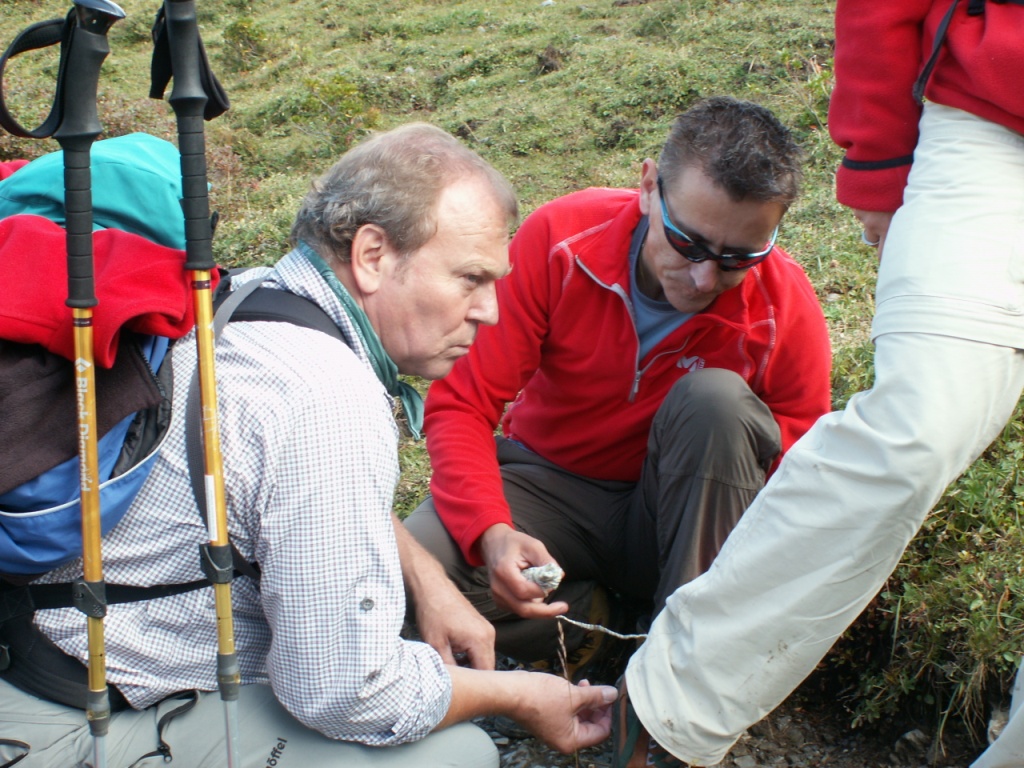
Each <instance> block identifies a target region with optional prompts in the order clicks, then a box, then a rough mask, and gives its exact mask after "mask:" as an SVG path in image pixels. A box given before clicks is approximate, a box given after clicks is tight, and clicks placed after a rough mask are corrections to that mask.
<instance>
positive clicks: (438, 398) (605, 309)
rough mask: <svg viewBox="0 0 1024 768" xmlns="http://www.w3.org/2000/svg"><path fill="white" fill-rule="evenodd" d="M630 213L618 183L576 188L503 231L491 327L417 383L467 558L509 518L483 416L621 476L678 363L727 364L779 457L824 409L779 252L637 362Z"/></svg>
mask: <svg viewBox="0 0 1024 768" xmlns="http://www.w3.org/2000/svg"><path fill="white" fill-rule="evenodd" d="M640 217H641V214H640V206H639V193H638V191H637V190H628V189H587V190H584V191H582V192H576V193H574V194H571V195H568V196H566V197H562V198H559V199H557V200H554V201H552V202H550V203H548V204H546V205H544V206H542V207H541V208H539V209H538V210H536V211H535V212H534V213H533V214H532V215H531V216H529V217H528V218H527V219H526V221H524V222H523V225H522V226H521V227H520V229H519V231H518V232H517V233H516V235H515V237H514V238H513V240H512V244H511V254H510V256H511V263H512V272H511V274H510V275H509V276H507V277H506V278H504V279H503V280H501V281H500V282H499V284H498V306H499V310H500V313H501V317H500V320H499V322H498V324H497V325H496V326H490V327H484V328H481V329H480V333H479V335H478V337H477V340H476V343H475V344H474V345H473V347H472V349H471V351H470V353H469V354H468V355H467V356H466V357H464V358H462V359H460V360H459V361H458V363H456V365H455V368H454V369H453V370H452V372H451V373H450V374H449V375H448V376H447V377H446V378H444V379H441V380H439V381H436V382H434V383H433V384H432V385H431V388H430V392H429V393H428V396H427V402H426V417H425V429H426V434H427V448H428V450H429V452H430V459H431V463H432V465H433V477H432V479H431V491H432V493H433V497H434V503H435V505H436V507H437V511H438V514H439V515H440V517H441V520H442V521H443V522H444V524H445V526H446V527H447V528H448V531H449V532H450V533H451V535H452V537H453V538H454V539H455V541H456V542H457V543H458V545H459V547H460V549H461V550H462V552H463V554H464V556H465V557H466V558H467V560H468V562H470V563H471V564H474V565H479V564H481V561H480V557H479V553H478V552H477V551H476V548H475V544H476V542H477V539H478V538H479V537H480V535H481V534H482V533H483V532H484V531H485V530H486V529H487V528H489V527H490V526H492V525H495V524H498V523H511V515H510V512H509V507H508V504H507V503H506V501H505V498H504V495H503V493H502V487H501V477H500V474H499V471H498V463H497V459H496V457H495V449H494V437H493V434H494V429H495V427H496V426H497V424H498V421H499V419H501V426H502V430H503V432H504V434H505V435H507V436H508V437H510V438H512V439H514V440H518V441H520V442H522V443H523V444H525V445H526V446H527V447H528V448H530V449H531V450H533V451H535V452H536V453H538V454H539V455H541V456H543V457H545V458H547V459H548V460H550V461H552V462H554V463H556V464H558V465H559V466H561V467H564V468H565V469H567V470H569V471H570V472H575V473H577V474H580V475H584V476H587V477H592V478H595V479H602V480H622V481H636V480H638V479H639V476H640V468H641V465H642V463H643V460H644V457H645V455H646V453H647V435H648V431H649V429H650V426H651V421H652V419H653V418H654V413H655V411H656V410H657V409H658V406H660V405H661V403H662V401H663V400H664V398H665V395H666V394H667V393H668V390H669V389H670V388H671V386H672V385H673V384H674V383H675V382H676V381H677V380H678V379H679V378H681V377H682V376H685V375H686V374H687V373H688V372H689V371H691V370H696V369H698V368H726V369H729V370H732V371H735V372H736V373H738V374H740V375H741V376H742V377H743V378H744V380H745V381H746V382H747V383H748V384H749V385H750V387H751V389H753V391H754V392H755V393H756V394H757V395H758V397H760V398H761V399H762V400H763V401H764V402H765V403H766V404H767V405H768V406H769V408H771V410H772V413H773V414H774V416H775V420H776V421H777V422H778V424H779V427H780V429H781V431H782V446H783V450H784V451H785V450H786V449H788V448H789V447H790V446H791V445H792V444H793V443H794V442H795V441H796V439H797V438H799V437H800V436H801V435H802V434H803V433H804V432H805V431H806V430H807V429H808V428H809V427H810V426H811V424H813V423H814V421H815V420H816V419H817V418H818V417H819V416H821V415H822V414H823V413H825V412H826V411H828V410H829V406H830V380H829V375H830V368H831V352H830V348H829V341H828V331H827V327H826V325H825V319H824V316H823V314H822V311H821V307H820V305H819V304H818V300H817V298H816V296H815V293H814V290H813V289H812V287H811V284H810V282H809V281H808V279H807V276H806V275H805V274H804V272H803V270H802V269H801V268H800V266H799V265H798V264H797V263H796V262H795V261H794V260H793V259H792V258H791V257H790V256H789V255H788V254H786V253H785V252H784V251H783V250H781V249H780V248H776V249H775V250H774V251H773V253H772V254H771V256H770V257H769V258H768V259H766V260H765V261H764V262H762V263H761V264H760V265H758V266H756V267H753V268H752V269H751V270H750V271H749V272H748V273H747V275H746V277H745V279H744V280H743V282H742V283H741V284H740V285H739V286H737V287H736V288H732V289H730V290H728V291H726V292H724V293H722V294H721V295H720V296H718V298H716V299H715V301H714V302H713V303H712V304H711V305H710V306H709V307H708V308H707V309H705V310H704V311H703V312H700V313H698V314H696V315H694V316H693V317H692V318H690V319H689V320H688V321H687V322H685V323H684V324H683V325H682V326H681V327H679V328H677V329H676V330H675V331H673V332H672V333H671V334H669V335H668V336H667V337H666V338H665V339H664V340H663V341H662V342H661V343H660V344H658V345H657V346H656V347H655V348H654V349H652V350H651V351H650V352H649V353H648V354H647V355H646V356H645V357H644V358H643V359H637V358H638V354H639V340H638V338H637V332H636V327H635V325H634V322H633V319H632V314H631V311H630V306H629V303H628V301H627V297H628V294H629V258H628V256H629V246H630V239H631V237H632V235H633V230H634V229H635V228H636V226H637V224H638V222H639V221H640ZM507 403H511V405H510V406H509V407H508V409H507V411H506V408H505V406H506V404H507ZM503 413H504V417H503V416H502V414H503Z"/></svg>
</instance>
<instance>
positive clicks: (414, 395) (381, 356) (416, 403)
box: [299, 241, 423, 440]
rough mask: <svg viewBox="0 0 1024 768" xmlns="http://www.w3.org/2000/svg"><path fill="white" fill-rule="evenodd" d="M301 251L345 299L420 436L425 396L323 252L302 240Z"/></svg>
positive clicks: (380, 372)
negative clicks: (402, 375) (403, 376)
mask: <svg viewBox="0 0 1024 768" xmlns="http://www.w3.org/2000/svg"><path fill="white" fill-rule="evenodd" d="M299 253H301V254H302V255H303V256H304V257H305V258H306V261H308V262H309V263H310V264H311V265H312V266H313V268H314V269H315V270H316V271H317V272H319V273H320V276H321V277H322V278H323V279H324V281H325V282H326V283H327V285H328V287H330V289H331V290H332V291H333V292H334V295H335V296H337V297H338V301H340V302H341V306H342V307H344V309H345V312H346V314H348V317H349V319H350V320H351V321H352V325H354V326H355V329H356V333H357V334H358V335H359V341H361V342H362V344H363V348H364V349H365V350H366V354H367V355H368V356H369V358H370V365H372V366H373V372H374V373H375V374H377V378H378V379H379V380H380V383H381V384H383V385H384V388H385V389H387V391H388V394H390V395H391V396H392V397H397V398H398V399H399V401H401V403H402V409H403V410H404V411H405V418H406V420H407V421H408V423H409V431H410V432H411V433H412V436H413V437H414V438H415V439H417V440H419V439H420V432H421V431H422V430H423V398H422V397H420V393H419V392H417V391H416V390H415V388H413V387H412V386H411V385H409V384H406V383H405V382H404V381H401V380H399V378H398V366H397V365H395V363H394V361H393V360H392V359H391V358H390V357H389V356H388V353H387V352H386V351H385V350H384V347H383V346H382V345H381V343H380V338H379V337H378V336H377V332H376V331H374V330H373V326H372V325H370V319H369V318H368V317H367V316H366V313H365V312H363V310H362V309H360V308H359V305H358V304H356V302H355V300H354V299H353V298H352V296H351V295H349V292H348V291H347V290H345V286H344V285H342V284H341V281H340V280H339V279H338V276H337V275H335V274H334V270H333V269H331V268H330V267H329V266H327V263H326V262H325V261H324V260H323V259H322V258H320V255H319V254H318V253H317V252H316V251H314V250H313V248H312V247H310V246H309V244H308V243H305V242H301V241H300V242H299Z"/></svg>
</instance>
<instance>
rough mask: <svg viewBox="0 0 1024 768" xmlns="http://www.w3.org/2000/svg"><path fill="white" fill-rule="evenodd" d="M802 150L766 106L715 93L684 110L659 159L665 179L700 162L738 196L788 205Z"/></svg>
mask: <svg viewBox="0 0 1024 768" xmlns="http://www.w3.org/2000/svg"><path fill="white" fill-rule="evenodd" d="M802 160H803V151H802V150H801V149H800V147H799V145H798V144H797V143H796V141H795V140H794V139H793V135H792V134H791V133H790V131H789V129H788V128H786V127H785V126H784V125H783V124H782V123H781V122H779V120H778V118H776V117H775V115H773V114H772V113H771V111H769V110H768V109H766V108H765V107H762V106H761V105H760V104H755V103H754V102H752V101H743V100H740V99H735V98H732V97H731V96H712V97H710V98H707V99H703V100H702V101H699V102H697V103H696V104H694V105H693V106H692V107H690V109H688V110H687V111H686V112H684V113H683V114H681V115H679V116H678V117H677V118H676V119H675V122H674V123H673V124H672V128H671V130H670V131H669V135H668V139H667V140H666V141H665V146H664V147H663V148H662V150H661V155H660V157H659V158H658V172H659V173H660V174H661V176H662V178H663V179H664V180H665V183H666V184H669V185H670V184H671V183H672V182H674V181H675V180H676V179H677V178H678V177H679V176H680V175H681V174H682V172H683V170H684V169H685V168H687V167H689V166H694V165H696V166H699V167H700V168H701V169H702V170H703V171H704V173H706V174H707V175H708V177H709V178H710V179H711V180H712V181H713V182H715V183H716V184H718V185H719V186H721V187H722V188H723V189H724V190H725V191H726V192H727V193H728V194H729V196H730V197H731V198H732V199H734V200H756V201H758V202H777V203H782V205H783V206H785V207H787V208H788V207H789V206H790V205H791V204H792V203H793V201H794V200H796V197H797V195H798V194H799V192H800V181H801V179H802V176H803V172H802V170H801V167H800V164H801V161H802Z"/></svg>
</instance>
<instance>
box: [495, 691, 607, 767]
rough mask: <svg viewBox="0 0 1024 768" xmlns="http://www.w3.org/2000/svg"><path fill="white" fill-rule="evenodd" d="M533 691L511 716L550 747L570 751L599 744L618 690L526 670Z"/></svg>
mask: <svg viewBox="0 0 1024 768" xmlns="http://www.w3.org/2000/svg"><path fill="white" fill-rule="evenodd" d="M522 674H526V675H528V676H529V677H528V682H529V684H530V686H531V687H532V688H534V689H535V692H533V693H530V694H529V695H528V698H527V701H526V705H527V706H526V707H523V708H521V711H519V712H513V713H512V714H511V715H510V717H511V718H512V719H513V720H515V721H516V722H518V723H519V724H520V725H522V726H523V727H524V728H526V729H527V730H528V731H529V732H530V733H532V734H533V735H534V736H536V737H537V738H538V739H540V740H541V741H543V742H544V743H545V744H547V745H548V746H549V747H552V748H553V749H557V750H558V751H559V752H564V753H569V752H572V751H574V750H577V749H580V748H582V747H589V746H592V745H594V744H600V743H601V742H602V741H604V740H605V739H607V738H608V735H609V734H610V733H611V729H612V704H613V703H614V702H615V699H616V698H617V697H618V691H616V689H615V688H612V687H611V686H608V685H600V686H591V685H590V683H589V682H587V681H586V680H583V681H582V682H580V684H579V685H572V684H571V683H569V682H568V681H567V680H565V679H563V678H560V677H556V676H555V675H547V674H543V673H530V672H525V673H522Z"/></svg>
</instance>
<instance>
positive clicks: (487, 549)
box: [480, 523, 569, 619]
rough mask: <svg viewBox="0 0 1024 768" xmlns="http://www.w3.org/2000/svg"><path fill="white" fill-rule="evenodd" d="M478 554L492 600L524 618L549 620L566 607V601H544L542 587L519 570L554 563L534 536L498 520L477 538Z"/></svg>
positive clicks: (563, 611) (564, 610)
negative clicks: (485, 566)
mask: <svg viewBox="0 0 1024 768" xmlns="http://www.w3.org/2000/svg"><path fill="white" fill-rule="evenodd" d="M480 556H481V557H482V558H483V561H484V563H485V564H486V565H487V570H488V572H489V574H490V579H491V592H492V593H493V594H494V601H495V602H496V603H497V604H498V605H499V606H501V607H502V608H505V609H506V610H509V611H512V612H513V613H516V614H518V615H519V616H522V617H523V618H525V619H551V618H554V617H555V616H558V615H559V614H562V613H565V612H566V611H568V610H569V605H568V603H564V602H555V603H550V604H549V603H545V602H544V597H545V595H544V590H543V589H541V588H540V586H539V585H537V584H535V583H533V582H532V581H529V580H527V579H525V578H523V573H522V572H523V569H524V568H529V567H531V566H534V565H546V564H547V563H553V562H555V559H554V558H553V557H552V556H551V555H550V554H548V550H547V547H545V546H544V544H543V543H542V542H541V541H539V540H538V539H535V538H533V537H532V536H528V535H527V534H525V533H521V532H520V531H517V530H515V529H514V528H512V527H511V526H508V525H505V524H504V523H499V524H498V525H492V526H491V527H490V528H488V529H487V530H486V531H484V533H483V535H482V536H481V537H480Z"/></svg>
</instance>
